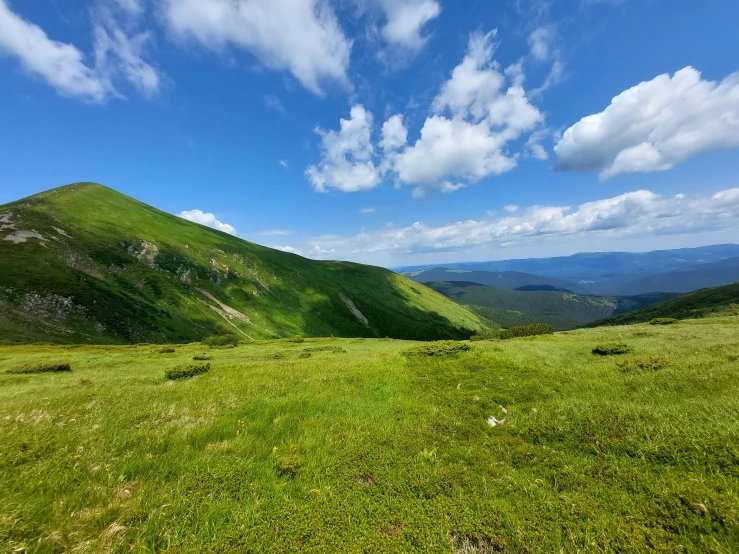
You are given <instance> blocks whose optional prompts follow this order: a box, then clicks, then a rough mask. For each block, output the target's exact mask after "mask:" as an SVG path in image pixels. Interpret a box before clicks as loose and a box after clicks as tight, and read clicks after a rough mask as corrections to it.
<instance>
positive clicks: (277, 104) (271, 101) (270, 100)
mask: <svg viewBox="0 0 739 554" xmlns="http://www.w3.org/2000/svg"><path fill="white" fill-rule="evenodd" d="M264 103H265V104H267V106H269V107H270V108H272V109H273V110H275V111H278V112H280V113H282V114H284V113H285V107H284V106H283V105H282V102H281V101H280V99H279V98H277V96H275V95H274V94H267V95H266V96H265V97H264Z"/></svg>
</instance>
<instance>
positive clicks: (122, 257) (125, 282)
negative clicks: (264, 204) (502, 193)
mask: <svg viewBox="0 0 739 554" xmlns="http://www.w3.org/2000/svg"><path fill="white" fill-rule="evenodd" d="M0 268H1V269H2V271H0V306H1V307H2V314H0V331H2V333H1V334H2V336H3V337H5V340H12V341H16V342H33V341H41V342H62V343H63V342H103V343H105V342H123V343H131V342H190V341H194V340H201V339H203V338H204V337H206V336H208V335H211V334H218V333H224V332H232V333H235V334H237V335H239V336H240V337H242V338H243V339H259V338H275V337H285V336H293V335H296V334H299V335H305V336H331V335H335V336H344V337H355V336H356V337H373V336H375V337H385V336H389V337H393V338H408V339H437V338H466V337H468V336H469V334H470V333H471V332H474V331H475V330H478V329H480V328H483V327H484V326H485V325H484V323H483V322H482V320H481V319H480V318H479V317H478V316H477V315H475V314H473V313H471V312H469V311H468V310H466V309H464V308H462V307H461V306H458V305H457V304H454V303H453V302H451V301H450V300H448V299H446V298H445V297H443V296H442V295H440V294H438V293H436V292H434V291H432V290H430V289H428V288H426V287H424V286H423V285H419V284H416V283H414V282H413V281H411V280H409V279H406V278H404V277H402V276H400V275H397V274H395V273H393V272H391V271H389V270H387V269H383V268H379V267H375V266H366V265H360V264H355V263H352V262H332V261H316V260H309V259H306V258H302V257H300V256H297V255H295V254H291V253H286V252H281V251H278V250H274V249H271V248H267V247H264V246H260V245H257V244H254V243H250V242H248V241H244V240H242V239H239V238H237V237H233V236H231V235H228V234H226V233H223V232H220V231H218V230H215V229H211V228H209V227H205V226H202V225H199V224H197V223H193V222H190V221H186V220H184V219H182V218H179V217H177V216H174V215H171V214H167V213H166V212H162V211H161V210H158V209H156V208H154V207H152V206H148V205H147V204H144V203H143V202H140V201H138V200H136V199H133V198H130V197H128V196H125V195H123V194H121V193H118V192H116V191H114V190H113V189H110V188H108V187H105V186H103V185H99V184H96V183H75V184H72V185H67V186H64V187H59V188H56V189H51V190H49V191H45V192H42V193H39V194H37V195H34V196H31V197H27V198H24V199H20V200H17V201H14V202H11V203H9V204H5V205H3V206H0Z"/></svg>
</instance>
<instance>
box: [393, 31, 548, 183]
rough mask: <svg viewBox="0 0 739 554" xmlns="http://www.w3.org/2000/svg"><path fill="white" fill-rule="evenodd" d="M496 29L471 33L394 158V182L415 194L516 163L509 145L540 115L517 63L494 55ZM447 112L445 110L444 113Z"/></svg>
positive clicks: (468, 180)
mask: <svg viewBox="0 0 739 554" xmlns="http://www.w3.org/2000/svg"><path fill="white" fill-rule="evenodd" d="M495 37H496V33H495V31H493V32H490V33H487V34H485V35H483V34H480V33H475V34H473V35H472V36H471V37H470V41H469V45H468V49H467V54H466V55H465V57H464V59H463V60H462V62H461V63H460V64H459V65H458V66H457V67H455V68H454V70H453V71H452V75H451V77H450V79H449V80H448V81H447V82H446V83H445V84H444V85H443V86H442V88H441V91H440V93H439V95H438V96H437V97H436V98H435V99H434V102H433V108H434V110H435V111H436V114H435V115H432V116H430V117H428V118H427V119H426V122H425V123H424V125H423V128H422V129H421V138H420V139H419V140H418V141H416V143H415V144H414V145H412V146H409V147H408V148H406V149H404V150H403V151H402V152H400V153H399V154H398V155H397V156H396V157H395V158H394V159H393V169H394V171H395V172H396V173H397V177H398V182H399V183H401V184H405V185H411V186H414V187H415V190H414V195H415V196H423V195H424V194H426V193H427V192H429V191H432V190H437V191H441V192H453V191H455V190H458V189H459V188H462V187H463V186H466V185H467V184H469V183H474V182H476V181H479V180H480V179H483V178H485V177H489V176H493V175H500V174H502V173H505V172H507V171H510V170H511V169H513V168H514V167H516V165H517V163H518V155H517V154H509V153H508V152H507V148H506V147H507V145H508V143H510V142H511V141H514V140H516V139H518V138H519V137H520V136H521V135H522V134H524V133H526V132H530V131H533V130H534V129H536V127H537V126H538V125H539V124H540V123H541V122H542V121H543V120H544V116H543V115H542V113H541V112H540V111H539V110H538V109H537V108H536V107H535V106H534V105H533V104H531V103H530V102H529V100H528V98H527V95H526V92H525V90H524V88H523V79H524V75H523V69H522V66H521V65H520V64H516V65H512V66H510V67H508V68H507V69H506V70H505V71H502V70H501V68H500V66H499V65H498V63H497V62H495V60H494V59H493V53H494V51H495ZM447 112H448V114H449V116H447V115H445V114H446V113H447Z"/></svg>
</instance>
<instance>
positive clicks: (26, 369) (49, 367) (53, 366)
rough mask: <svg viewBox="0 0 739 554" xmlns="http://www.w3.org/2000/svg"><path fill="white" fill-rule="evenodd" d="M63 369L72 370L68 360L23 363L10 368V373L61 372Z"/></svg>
mask: <svg viewBox="0 0 739 554" xmlns="http://www.w3.org/2000/svg"><path fill="white" fill-rule="evenodd" d="M62 371H72V366H70V365H69V364H68V363H67V362H44V363H41V364H37V365H23V366H20V367H14V368H12V369H9V370H8V373H12V374H15V375H20V374H25V373H59V372H62Z"/></svg>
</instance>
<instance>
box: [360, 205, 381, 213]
mask: <svg viewBox="0 0 739 554" xmlns="http://www.w3.org/2000/svg"><path fill="white" fill-rule="evenodd" d="M376 211H377V208H375V207H374V206H368V207H366V208H361V209H360V210H359V213H361V214H373V213H375V212H376Z"/></svg>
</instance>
